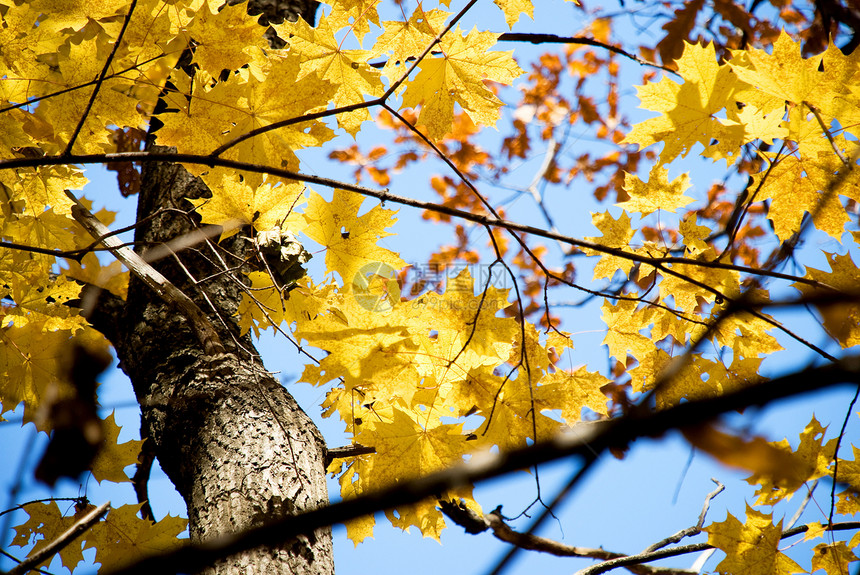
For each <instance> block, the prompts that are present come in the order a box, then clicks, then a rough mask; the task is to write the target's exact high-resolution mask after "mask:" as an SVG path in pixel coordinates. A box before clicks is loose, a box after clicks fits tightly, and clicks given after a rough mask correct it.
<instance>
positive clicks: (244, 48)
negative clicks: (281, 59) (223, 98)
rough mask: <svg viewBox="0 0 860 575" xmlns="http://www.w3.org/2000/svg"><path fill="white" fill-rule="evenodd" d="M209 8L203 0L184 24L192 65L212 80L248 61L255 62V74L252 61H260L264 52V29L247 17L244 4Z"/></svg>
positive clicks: (251, 17)
mask: <svg viewBox="0 0 860 575" xmlns="http://www.w3.org/2000/svg"><path fill="white" fill-rule="evenodd" d="M216 6H217V5H216ZM213 8H214V7H210V5H209V2H208V1H204V2H203V5H202V6H200V7H199V8H198V9H197V12H196V14H195V15H194V19H193V20H192V21H191V23H190V24H189V25H188V34H189V36H190V37H191V38H192V39H193V42H194V60H193V61H194V63H196V64H198V65H199V66H200V69H201V70H204V71H206V72H208V73H209V75H210V76H212V77H213V78H217V77H218V76H219V75H220V74H221V71H222V70H238V69H239V68H241V67H242V66H245V65H246V64H250V63H251V62H255V66H254V68H256V69H257V70H256V71H257V72H258V73H259V64H258V63H256V61H258V60H262V59H263V58H264V54H263V52H264V51H265V50H267V49H268V44H267V43H266V41H265V39H264V38H263V32H265V28H263V27H262V26H260V25H259V24H258V23H257V17H255V16H249V15H248V7H247V6H246V5H244V4H234V5H230V4H227V5H225V6H221V7H220V8H218V9H217V10H214V11H213Z"/></svg>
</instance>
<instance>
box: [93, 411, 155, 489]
mask: <svg viewBox="0 0 860 575" xmlns="http://www.w3.org/2000/svg"><path fill="white" fill-rule="evenodd" d="M115 413H116V412H111V414H110V415H108V416H107V417H105V418H104V419H103V420H102V430H103V433H104V440H103V444H102V447H101V449H99V452H98V455H96V458H95V460H94V461H93V466H92V473H93V478H95V480H96V481H98V482H102V481H113V482H115V483H120V482H123V481H129V477H128V475H126V473H125V468H126V467H128V466H129V465H133V464H136V463H137V458H138V456H139V455H140V446H141V445H142V444H143V442H142V441H140V440H137V439H129V440H128V441H126V442H125V443H119V441H118V437H119V432H120V429H121V428H120V426H119V425H117V424H116V420H115V418H114V415H115Z"/></svg>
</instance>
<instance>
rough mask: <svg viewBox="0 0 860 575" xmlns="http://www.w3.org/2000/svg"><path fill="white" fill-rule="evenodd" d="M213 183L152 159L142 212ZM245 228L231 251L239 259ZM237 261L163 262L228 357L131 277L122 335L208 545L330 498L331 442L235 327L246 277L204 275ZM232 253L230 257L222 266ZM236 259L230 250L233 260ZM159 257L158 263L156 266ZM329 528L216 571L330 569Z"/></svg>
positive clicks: (160, 230)
mask: <svg viewBox="0 0 860 575" xmlns="http://www.w3.org/2000/svg"><path fill="white" fill-rule="evenodd" d="M206 193H207V190H206V189H205V187H203V186H202V184H201V183H200V181H199V180H197V179H196V178H194V177H192V176H191V175H190V174H189V173H188V172H186V171H185V170H184V169H183V168H182V167H180V166H176V165H171V164H152V165H148V166H147V167H146V169H145V170H144V172H143V185H142V188H141V192H140V198H139V205H138V219H139V220H142V219H143V218H145V217H146V216H148V215H150V214H152V213H155V211H156V210H158V209H159V208H165V207H172V208H185V209H187V207H188V204H184V203H183V201H182V198H183V197H200V196H202V195H205V194H206ZM192 225H193V220H192V218H190V217H188V216H185V215H183V214H180V213H177V212H175V211H168V212H164V213H162V214H161V215H159V216H157V217H156V218H154V219H152V220H150V221H148V222H146V223H145V224H144V225H142V226H140V227H139V228H138V230H137V234H136V238H135V239H136V240H137V241H139V242H145V243H146V244H148V245H159V244H163V243H164V242H167V241H169V240H171V239H173V238H175V237H177V236H178V235H181V234H184V233H187V232H188V231H190V230H191V229H192ZM247 243H248V242H246V241H245V240H243V239H242V237H241V234H240V235H239V236H237V237H236V238H235V239H234V240H233V241H232V242H226V244H227V245H226V246H225V247H226V248H227V249H229V250H230V251H231V252H232V253H233V254H237V255H239V257H242V255H243V254H242V252H243V250H244V249H245V244H247ZM219 256H220V258H226V259H230V258H231V256H230V255H229V254H228V253H226V252H225V253H220V250H218V249H216V248H214V247H213V246H199V247H198V249H196V250H188V251H186V252H182V253H180V254H178V255H177V259H179V260H181V262H182V265H179V264H178V263H177V262H176V260H172V259H169V258H168V259H165V260H162V262H159V263H158V264H155V267H157V268H158V269H159V271H160V272H162V273H163V274H164V275H165V276H166V277H167V278H168V279H169V280H171V281H172V282H173V283H174V284H175V285H177V286H178V287H180V289H182V290H183V291H185V293H187V294H188V295H189V296H190V297H191V298H192V299H194V300H195V301H196V302H197V303H198V305H199V306H200V307H201V308H202V309H204V311H207V312H209V313H210V316H211V318H212V323H213V325H214V326H215V328H216V329H217V330H218V332H219V335H220V337H221V339H222V342H223V343H224V346H225V348H226V349H227V353H225V354H220V355H218V356H208V355H206V354H205V353H204V352H203V350H202V349H201V345H200V343H199V340H198V338H197V337H196V336H195V334H194V333H193V331H192V330H191V329H189V327H188V324H187V320H186V318H185V317H183V316H182V315H180V314H178V313H177V312H176V310H175V309H173V308H171V307H169V306H168V305H167V304H165V303H164V302H163V301H162V300H160V299H159V298H157V297H155V295H154V294H153V293H152V292H151V290H150V289H149V288H148V287H147V286H145V285H143V284H142V283H141V282H138V281H132V282H131V284H130V286H129V296H128V300H127V304H126V308H125V317H124V320H123V321H122V322H120V325H118V326H117V330H118V333H117V335H115V338H116V339H115V345H116V349H117V354H118V356H119V357H120V360H121V364H120V365H121V367H122V369H123V370H124V371H125V372H126V373H127V374H128V375H129V377H130V378H131V381H132V384H133V386H134V390H135V393H136V395H137V398H138V400H139V402H140V404H141V411H142V414H143V424H142V425H143V427H144V428H145V429H144V434H145V435H146V436H147V437H149V438H150V439H151V440H152V441H153V443H154V446H155V451H156V454H157V456H158V459H159V461H160V462H161V465H162V468H163V469H164V470H165V472H166V473H167V475H168V476H169V477H170V479H171V480H172V481H173V483H174V484H175V486H176V488H177V490H178V491H179V493H180V494H181V495H182V496H183V497H184V499H185V502H186V504H187V505H188V516H189V520H190V531H191V537H192V538H194V539H198V540H203V539H206V538H209V537H213V536H218V535H223V534H227V533H231V532H235V531H239V530H243V529H246V528H249V527H253V526H257V525H260V524H262V523H265V522H267V521H270V520H272V519H274V518H277V517H281V516H283V515H284V514H294V513H296V512H298V511H303V510H306V509H311V508H314V507H317V506H319V505H322V504H325V503H327V502H328V495H327V492H326V484H325V469H324V460H325V446H324V443H323V440H322V437H321V435H320V434H319V432H318V431H317V429H316V427H315V426H314V424H313V422H312V421H311V420H310V418H309V417H308V416H307V415H306V414H305V413H304V412H303V411H302V410H301V409H300V408H299V406H298V405H297V404H296V402H295V400H294V399H293V398H292V397H291V396H290V395H289V393H288V392H287V391H286V390H285V389H284V388H283V386H282V385H281V384H280V383H279V382H278V381H277V380H276V379H275V378H274V377H273V376H272V375H271V374H269V373H268V372H266V371H265V369H264V368H263V366H262V364H261V363H260V361H259V359H258V357H257V356H256V351H255V349H254V347H253V344H252V343H251V342H250V340H249V339H248V338H247V337H244V338H243V337H240V336H239V330H238V327H237V325H236V322H235V318H234V313H235V311H236V308H237V305H238V301H239V296H240V286H239V285H238V281H241V277H240V276H239V274H221V275H218V276H215V277H214V278H212V279H209V280H207V281H200V282H195V281H192V279H191V278H189V277H188V275H189V272H190V274H191V275H193V276H194V277H195V278H205V277H207V276H210V275H212V274H213V273H215V272H217V271H221V270H222V269H223V266H222V265H221V264H220V263H219ZM226 259H225V261H226ZM231 261H234V262H235V261H237V260H235V257H233V260H231ZM159 264H160V265H159ZM332 571H333V564H332V556H331V533H330V530H321V531H319V532H317V533H316V534H315V535H314V536H313V537H310V538H302V539H300V540H294V541H290V542H287V543H285V544H284V545H283V546H281V547H280V548H278V549H272V548H263V549H257V550H255V551H253V552H251V553H248V554H244V555H242V556H239V557H234V558H231V559H230V560H228V561H226V562H224V563H222V564H219V565H217V566H216V568H215V569H214V571H213V572H216V573H266V574H271V573H295V574H309V575H310V574H320V575H322V574H328V573H331V572H332Z"/></svg>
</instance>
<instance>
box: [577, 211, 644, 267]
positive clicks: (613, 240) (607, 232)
mask: <svg viewBox="0 0 860 575" xmlns="http://www.w3.org/2000/svg"><path fill="white" fill-rule="evenodd" d="M591 221H592V223H594V226H595V227H596V228H597V229H598V230H600V231H601V232H602V233H603V236H602V237H587V238H585V240H586V241H589V242H592V243H595V244H600V245H602V246H606V247H608V248H621V249H623V248H626V247H628V246H629V245H630V240H632V239H633V236H634V235H635V233H636V232H635V231H634V230H633V228H632V227H630V216H628V215H627V213H625V212H622V213H621V215H619V216H618V218H613V217H612V215H611V214H610V213H609V212H608V211H607V212H601V213H592V214H591ZM582 251H583V252H585V253H586V254H588V255H590V256H600V261H599V262H597V265H595V266H594V279H596V280H597V279H601V278H606V279H612V277H613V276H614V275H615V273H616V272H617V271H619V270H620V271H622V272H623V273H624V274H629V273H630V270H631V269H632V268H633V260H631V259H629V258H622V257H620V256H616V255H613V254H607V253H604V252H599V251H596V250H592V249H589V248H583V250H582Z"/></svg>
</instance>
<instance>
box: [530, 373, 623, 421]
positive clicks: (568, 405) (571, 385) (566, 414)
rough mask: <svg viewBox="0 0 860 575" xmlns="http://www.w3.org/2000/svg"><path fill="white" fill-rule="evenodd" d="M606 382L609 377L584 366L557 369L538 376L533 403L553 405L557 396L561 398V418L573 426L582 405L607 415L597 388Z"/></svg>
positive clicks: (556, 402)
mask: <svg viewBox="0 0 860 575" xmlns="http://www.w3.org/2000/svg"><path fill="white" fill-rule="evenodd" d="M609 383H611V381H610V380H609V379H608V378H606V377H604V376H603V375H601V374H599V373H597V372H590V371H588V370H587V369H586V368H585V366H583V367H580V368H579V369H577V370H576V371H574V372H569V371H556V372H554V373H550V374H547V375H545V376H544V377H543V378H542V379H541V381H540V385H539V386H538V387H537V388H536V389H535V402H536V403H538V404H545V405H551V406H553V407H552V408H555V405H557V404H558V403H559V401H558V398H560V397H563V398H564V402H563V403H562V408H561V417H562V418H563V419H564V420H565V421H566V422H567V423H568V425H571V426H573V425H575V424H577V423H579V422H580V421H582V408H583V407H587V408H588V409H590V410H592V411H593V412H595V413H599V414H601V415H609V410H608V409H607V407H606V403H607V401H608V398H607V397H606V396H605V395H604V394H603V393H601V391H600V388H601V387H603V386H605V385H607V384H609Z"/></svg>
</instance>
